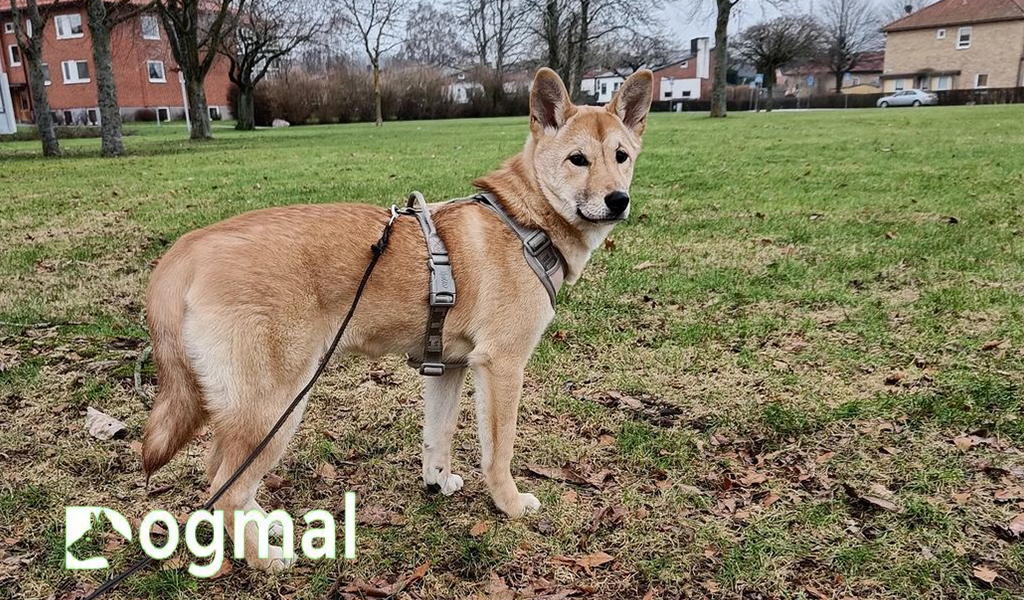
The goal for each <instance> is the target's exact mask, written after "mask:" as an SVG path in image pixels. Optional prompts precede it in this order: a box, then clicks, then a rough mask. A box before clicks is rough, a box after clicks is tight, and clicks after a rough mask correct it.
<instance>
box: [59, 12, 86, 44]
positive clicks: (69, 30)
mask: <svg viewBox="0 0 1024 600" xmlns="http://www.w3.org/2000/svg"><path fill="white" fill-rule="evenodd" d="M53 22H54V26H55V27H56V28H57V39H58V40H67V39H71V38H80V37H82V36H83V35H85V34H84V33H83V32H82V15H77V14H76V15H59V16H57V17H56V18H55V19H54V20H53Z"/></svg>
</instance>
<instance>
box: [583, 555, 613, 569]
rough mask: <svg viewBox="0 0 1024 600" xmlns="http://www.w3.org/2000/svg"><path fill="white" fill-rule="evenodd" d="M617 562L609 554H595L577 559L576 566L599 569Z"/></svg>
mask: <svg viewBox="0 0 1024 600" xmlns="http://www.w3.org/2000/svg"><path fill="white" fill-rule="evenodd" d="M613 560H615V557H614V556H612V555H610V554H608V553H607V552H595V553H593V554H587V555H586V556H581V557H579V558H577V559H576V564H577V565H578V566H580V567H582V568H584V569H590V568H593V567H599V566H601V565H603V564H605V563H610V562H611V561H613Z"/></svg>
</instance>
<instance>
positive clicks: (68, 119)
mask: <svg viewBox="0 0 1024 600" xmlns="http://www.w3.org/2000/svg"><path fill="white" fill-rule="evenodd" d="M60 116H61V119H62V120H63V121H64V124H65V125H74V124H75V113H73V112H71V111H70V110H63V111H61V115H60Z"/></svg>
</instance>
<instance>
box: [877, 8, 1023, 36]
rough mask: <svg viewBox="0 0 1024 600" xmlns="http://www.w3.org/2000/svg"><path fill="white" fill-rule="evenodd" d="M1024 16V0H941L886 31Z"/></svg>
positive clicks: (1007, 19) (903, 19)
mask: <svg viewBox="0 0 1024 600" xmlns="http://www.w3.org/2000/svg"><path fill="white" fill-rule="evenodd" d="M1018 19H1024V0H939V1H938V2H936V3H935V4H929V5H928V6H926V7H924V8H922V9H921V10H919V11H917V12H914V13H910V14H909V15H907V16H905V17H903V18H902V19H899V20H898V21H893V22H892V23H889V24H888V25H886V26H885V27H883V28H882V31H884V32H886V33H889V32H893V31H909V30H912V29H929V28H932V27H944V26H949V25H965V24H970V23H990V22H993V21H1016V20H1018Z"/></svg>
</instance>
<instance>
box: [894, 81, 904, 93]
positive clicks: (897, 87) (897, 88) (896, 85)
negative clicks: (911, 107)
mask: <svg viewBox="0 0 1024 600" xmlns="http://www.w3.org/2000/svg"><path fill="white" fill-rule="evenodd" d="M904 89H906V88H905V87H904V84H903V78H899V79H896V80H894V81H893V91H894V92H902V91H903V90H904Z"/></svg>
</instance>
